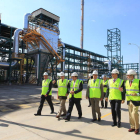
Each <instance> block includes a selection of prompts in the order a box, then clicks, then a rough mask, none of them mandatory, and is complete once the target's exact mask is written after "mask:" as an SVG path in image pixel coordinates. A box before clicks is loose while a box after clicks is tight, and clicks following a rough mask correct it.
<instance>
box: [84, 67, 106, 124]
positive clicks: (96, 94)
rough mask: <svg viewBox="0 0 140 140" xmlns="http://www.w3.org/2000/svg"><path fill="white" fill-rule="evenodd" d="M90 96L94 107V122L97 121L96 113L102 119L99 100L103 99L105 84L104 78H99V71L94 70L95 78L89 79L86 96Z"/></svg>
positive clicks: (92, 107)
mask: <svg viewBox="0 0 140 140" xmlns="http://www.w3.org/2000/svg"><path fill="white" fill-rule="evenodd" d="M88 97H89V98H90V102H91V109H92V117H93V119H92V122H94V121H97V116H96V113H97V114H98V121H101V112H100V107H99V101H102V99H103V85H102V79H98V72H97V71H96V70H94V71H93V79H91V80H89V82H88V88H87V92H86V98H88Z"/></svg>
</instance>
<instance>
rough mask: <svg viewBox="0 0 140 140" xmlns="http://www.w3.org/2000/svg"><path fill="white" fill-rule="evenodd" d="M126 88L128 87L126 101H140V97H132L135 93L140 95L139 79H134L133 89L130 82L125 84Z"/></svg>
mask: <svg viewBox="0 0 140 140" xmlns="http://www.w3.org/2000/svg"><path fill="white" fill-rule="evenodd" d="M125 87H126V99H127V101H130V100H132V101H140V96H131V94H133V93H139V79H134V80H133V82H132V84H131V87H130V83H129V80H127V81H126V83H125Z"/></svg>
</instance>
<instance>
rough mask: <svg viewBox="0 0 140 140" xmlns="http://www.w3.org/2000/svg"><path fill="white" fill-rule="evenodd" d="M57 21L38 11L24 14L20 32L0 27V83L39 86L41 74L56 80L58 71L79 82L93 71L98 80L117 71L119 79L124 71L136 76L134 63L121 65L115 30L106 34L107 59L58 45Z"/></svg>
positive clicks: (11, 28)
mask: <svg viewBox="0 0 140 140" xmlns="http://www.w3.org/2000/svg"><path fill="white" fill-rule="evenodd" d="M59 21H60V17H59V16H57V15H55V14H53V13H50V12H48V11H47V10H45V9H42V8H40V9H38V10H36V11H33V12H32V13H28V14H25V16H24V28H23V29H17V28H15V27H12V26H9V25H6V24H3V23H0V82H1V83H2V82H4V83H9V84H11V83H21V84H23V83H31V84H37V85H40V84H41V81H42V78H43V72H45V71H47V72H48V73H49V76H50V77H51V78H52V79H57V77H58V73H59V72H60V71H64V72H65V73H66V77H67V78H68V79H70V78H71V77H70V75H71V73H72V72H77V73H78V74H79V78H80V79H82V80H83V81H87V78H88V74H89V73H91V72H92V71H93V70H98V72H99V76H101V75H102V74H105V73H106V74H107V75H109V74H110V71H111V70H112V69H114V68H117V69H118V70H119V71H120V77H123V75H124V74H125V73H126V71H127V70H128V69H135V70H136V72H137V75H138V67H139V65H138V63H133V64H123V56H122V54H121V31H120V30H119V29H118V28H114V29H109V30H107V45H105V46H104V47H105V48H106V49H107V56H103V55H101V54H97V53H94V52H91V51H88V50H85V49H81V48H78V47H75V46H72V45H69V44H67V43H64V42H62V41H61V40H60V39H59V34H60V30H59Z"/></svg>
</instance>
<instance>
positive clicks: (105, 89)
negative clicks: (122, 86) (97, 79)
mask: <svg viewBox="0 0 140 140" xmlns="http://www.w3.org/2000/svg"><path fill="white" fill-rule="evenodd" d="M107 84H108V80H106V81H104V80H103V86H104V85H105V86H106V85H107ZM103 89H104V92H105V93H106V91H107V87H104V88H103Z"/></svg>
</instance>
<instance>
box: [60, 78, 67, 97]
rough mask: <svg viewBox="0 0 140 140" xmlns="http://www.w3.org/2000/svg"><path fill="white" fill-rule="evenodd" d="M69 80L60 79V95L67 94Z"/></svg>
mask: <svg viewBox="0 0 140 140" xmlns="http://www.w3.org/2000/svg"><path fill="white" fill-rule="evenodd" d="M68 82H69V80H67V79H64V80H63V82H62V79H60V80H58V96H66V94H67V86H68Z"/></svg>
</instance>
